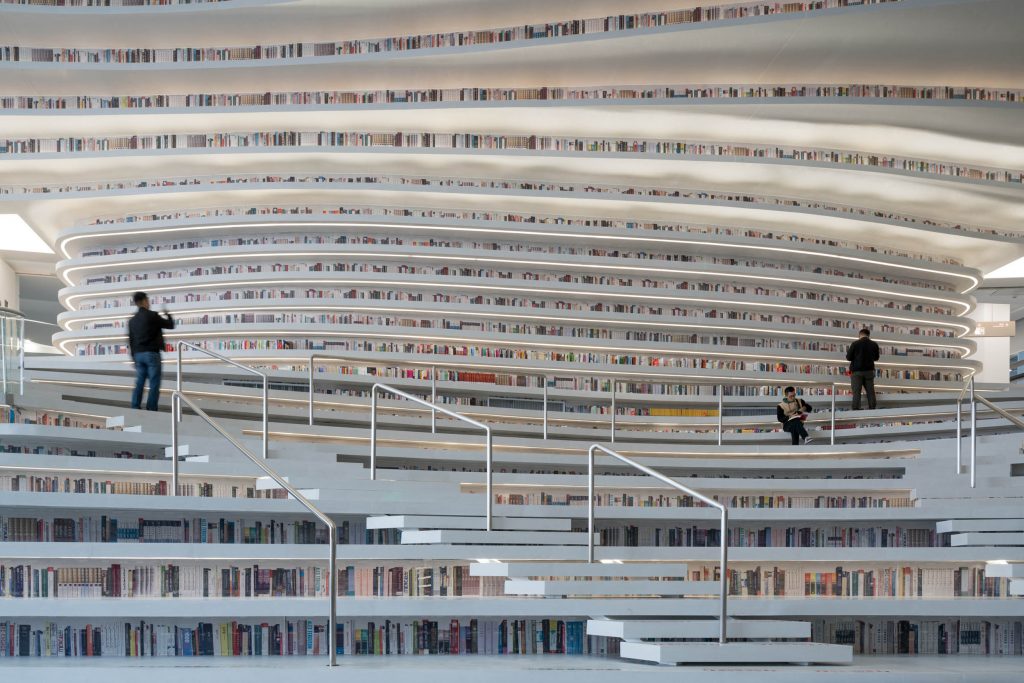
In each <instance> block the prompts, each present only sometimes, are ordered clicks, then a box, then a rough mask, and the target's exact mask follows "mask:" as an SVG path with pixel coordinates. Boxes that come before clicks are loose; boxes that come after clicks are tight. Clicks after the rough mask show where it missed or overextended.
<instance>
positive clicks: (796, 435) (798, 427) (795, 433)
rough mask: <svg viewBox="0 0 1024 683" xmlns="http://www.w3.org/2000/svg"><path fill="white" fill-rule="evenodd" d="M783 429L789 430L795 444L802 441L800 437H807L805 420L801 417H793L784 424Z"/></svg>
mask: <svg viewBox="0 0 1024 683" xmlns="http://www.w3.org/2000/svg"><path fill="white" fill-rule="evenodd" d="M782 431H784V432H789V435H790V436H791V437H792V438H793V445H794V446H795V445H797V444H798V443H800V439H806V438H807V428H806V427H804V421H803V420H801V419H799V418H793V419H792V420H789V421H787V422H786V424H784V425H782Z"/></svg>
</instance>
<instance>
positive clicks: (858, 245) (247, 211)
mask: <svg viewBox="0 0 1024 683" xmlns="http://www.w3.org/2000/svg"><path fill="white" fill-rule="evenodd" d="M312 177H314V178H323V179H324V180H325V181H326V180H338V181H340V182H349V181H351V182H359V183H363V182H367V183H369V182H375V181H378V180H384V181H386V182H388V183H392V182H396V183H403V182H407V183H409V184H414V185H430V184H435V183H436V184H437V185H438V186H451V185H459V186H462V185H463V184H467V185H469V186H470V187H496V188H500V189H516V188H519V189H557V188H560V187H565V186H566V185H564V184H562V183H559V184H558V185H554V184H550V183H544V182H540V181H536V180H531V181H516V180H503V179H486V180H484V179H458V180H455V179H452V178H435V177H430V178H427V177H412V178H410V177H408V176H388V175H373V176H364V175H347V174H346V175H337V176H336V175H318V176H312ZM223 178H224V180H225V182H228V179H234V180H237V181H238V182H245V180H246V179H247V178H254V179H255V180H257V181H259V180H261V179H266V180H286V179H291V178H299V179H301V178H303V176H276V175H275V176H266V175H254V176H250V175H245V174H238V175H234V174H233V175H231V176H223ZM122 182H123V181H122ZM142 182H145V181H142ZM569 182H570V184H569V185H568V187H572V188H574V191H575V190H577V189H578V190H580V191H593V192H597V191H600V190H601V189H602V188H607V187H608V186H606V185H600V184H592V183H588V184H587V185H586V186H585V187H578V186H576V185H575V184H571V181H569ZM2 187H3V186H0V188H2ZM48 187H49V186H48ZM58 187H59V186H58ZM68 187H69V188H70V187H71V186H68ZM87 187H94V186H92V185H87ZM111 187H115V188H120V187H134V185H129V186H122V185H121V184H120V183H118V184H112V185H111ZM622 189H625V188H622ZM632 190H633V191H635V192H641V193H642V192H664V193H665V195H664V196H682V197H687V196H690V195H689V194H688V193H687V191H686V190H679V189H678V188H676V189H672V190H669V189H661V190H658V189H654V188H649V187H648V188H632ZM0 191H2V189H0ZM68 191H70V189H69V190H68ZM673 193H674V194H673ZM708 196H710V197H713V198H720V196H719V195H717V194H711V195H708ZM267 215H273V216H279V217H281V225H280V226H279V227H280V230H279V234H281V235H288V234H290V233H293V232H295V231H294V227H295V226H288V225H287V222H288V219H287V218H285V217H287V216H314V215H321V216H328V217H329V216H345V215H352V216H360V217H364V218H366V219H371V218H370V217H373V216H379V217H386V218H387V219H389V220H388V221H387V222H389V223H391V224H392V225H391V227H393V228H402V227H414V226H416V223H414V222H412V221H408V219H409V218H412V219H435V220H437V219H443V220H444V222H443V223H439V225H442V226H455V227H460V226H462V225H463V224H465V225H466V226H467V227H470V228H473V227H476V226H475V225H474V222H476V221H485V222H486V224H493V228H494V229H501V228H503V227H509V228H512V227H515V226H517V225H518V224H521V223H536V224H541V225H564V226H572V227H578V228H622V229H625V230H649V231H656V232H665V231H668V232H682V233H693V234H698V235H716V236H723V237H734V238H746V239H753V240H767V241H768V242H769V243H771V242H786V243H799V244H802V245H806V246H811V247H814V246H826V247H830V248H841V249H852V250H857V251H864V252H868V253H870V254H877V255H884V256H893V257H898V258H903V259H908V260H919V261H926V262H931V263H937V264H943V265H946V266H960V267H961V268H962V266H963V262H962V261H961V260H960V259H959V258H957V257H956V255H949V254H934V253H928V252H920V253H919V252H909V251H906V250H904V249H899V248H896V247H893V246H892V245H888V244H885V245H879V244H868V243H862V242H858V241H856V240H855V239H851V238H838V237H834V236H831V235H828V236H823V235H815V234H803V233H800V232H799V228H798V227H797V226H795V225H794V226H793V232H790V231H788V230H787V231H781V230H779V229H778V228H755V227H743V226H727V225H708V224H694V223H665V222H660V221H659V222H652V221H639V220H634V219H620V218H594V217H579V216H570V215H565V214H558V215H554V214H545V213H540V212H529V213H518V212H516V213H507V214H498V213H493V212H487V211H467V210H462V209H446V210H438V209H431V208H420V207H404V208H401V209H392V208H385V207H377V206H366V207H359V206H349V207H326V206H312V205H304V206H242V207H233V206H225V207H217V208H196V209H186V210H176V211H171V212H166V213H145V214H138V213H128V214H118V215H117V216H116V217H106V218H104V217H97V218H94V219H92V220H91V221H89V222H87V223H85V224H84V225H86V226H102V225H112V224H118V223H129V224H131V223H155V222H165V223H166V225H163V226H161V227H163V228H173V227H174V226H181V227H182V228H187V227H188V226H189V225H192V224H206V223H209V225H206V226H205V227H206V229H207V230H208V231H209V232H210V234H217V235H224V236H223V237H217V238H213V239H216V240H219V241H218V242H217V244H219V243H220V242H221V241H227V240H231V239H232V237H231V236H230V232H226V231H227V226H226V225H224V224H222V223H219V222H218V221H217V219H218V218H223V217H235V218H237V217H241V216H256V217H258V216H267ZM396 218H406V219H407V221H405V222H402V221H395V220H394V219H396ZM371 220H372V219H371ZM395 223H397V225H396V224H395ZM403 223H408V225H403ZM503 224H507V225H503ZM327 225H329V226H330V227H332V228H334V229H336V230H339V231H342V234H341V235H337V237H338V238H340V237H343V236H345V235H347V233H348V232H351V231H352V227H351V226H349V225H348V224H347V223H344V222H342V223H334V222H331V223H328V224H327ZM938 225H943V224H941V223H940V224H938ZM153 227H156V226H153ZM323 227H324V226H323V225H322V224H317V225H316V226H312V227H311V229H310V230H309V232H310V234H314V235H315V234H320V233H323ZM359 227H362V226H359ZM142 231H144V229H142V230H140V232H142ZM101 232H107V231H106V230H103V231H101ZM252 232H253V235H254V236H253V239H258V237H257V236H256V235H258V231H256V230H253V231H252ZM323 234H327V235H332V234H333V233H331V232H327V233H323ZM625 234H626V235H629V234H630V233H625ZM80 237H88V233H87V234H85V235H81V236H79V235H75V236H69V238H67V239H61V241H60V242H61V245H62V248H65V249H70V250H69V251H67V252H66V253H67V254H68V255H69V256H73V257H77V256H82V255H84V254H83V250H84V249H85V247H79V248H77V251H76V247H73V246H71V245H73V244H75V242H74V241H73V240H76V239H79V238H80ZM125 237H128V236H127V235H125ZM433 237H434V238H438V239H439V236H438V235H434V236H433ZM213 239H211V244H213V243H214V242H213ZM234 239H244V238H237V237H236V238H234ZM285 239H287V237H285ZM150 242H154V243H158V242H159V240H156V239H153V238H152V236H151V238H150V239H147V240H146V243H150ZM168 243H169V244H173V243H174V242H168ZM131 244H134V241H132V242H131ZM117 249H118V247H116V246H113V245H109V246H104V247H101V251H102V252H103V253H112V254H114V253H120V252H119V251H117ZM869 265H870V264H867V267H868V269H869ZM894 265H897V266H898V262H897V263H896V264H894ZM947 270H954V269H947ZM922 277H923V278H924V281H927V280H928V277H929V274H928V273H923V274H922Z"/></svg>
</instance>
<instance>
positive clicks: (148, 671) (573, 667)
mask: <svg viewBox="0 0 1024 683" xmlns="http://www.w3.org/2000/svg"><path fill="white" fill-rule="evenodd" d="M339 663H340V666H338V667H337V668H334V669H331V668H328V667H327V666H326V659H322V658H319V657H318V658H315V659H314V658H311V657H310V658H296V657H291V658H279V657H272V658H245V659H242V658H214V657H202V658H189V659H184V658H179V659H166V658H159V659H121V658H109V659H94V660H87V659H73V660H68V659H63V660H47V659H0V677H2V680H5V681H12V682H17V683H23V682H24V683H36V682H39V683H48V682H49V681H53V682H54V683H57V682H58V681H60V682H61V683H67V682H68V681H69V680H70V681H74V683H116V682H118V681H125V683H129V682H130V683H136V682H138V681H140V680H142V681H145V683H183V679H187V681H188V683H262V679H263V678H264V677H265V678H266V679H267V681H268V682H269V681H273V682H274V683H281V681H282V677H285V676H287V677H291V676H296V678H295V679H293V680H294V681H295V683H318V682H320V681H344V683H400V682H402V681H409V682H410V683H542V682H548V681H550V682H555V681H557V682H559V683H576V682H577V681H578V682H580V683H584V682H586V683H613V682H614V683H632V682H633V681H640V682H641V683H647V682H649V683H659V682H660V681H683V680H685V681H686V683H738V682H740V681H747V682H749V681H755V680H756V681H757V683H810V682H812V681H813V682H815V683H817V682H820V681H826V682H828V683H855V682H856V683H861V682H865V681H870V682H871V683H925V682H927V683H954V682H955V683H1022V681H1024V658H1020V657H983V656H970V655H962V656H951V657H936V656H916V657H857V658H855V659H854V663H853V664H852V665H850V666H774V665H772V666H764V665H749V666H748V665H737V666H690V667H660V666H655V665H647V664H638V663H633V662H624V661H620V660H617V659H605V658H592V657H566V656H547V657H538V656H506V657H491V656H464V657H445V656H391V657H351V656H350V657H341V658H340V659H339Z"/></svg>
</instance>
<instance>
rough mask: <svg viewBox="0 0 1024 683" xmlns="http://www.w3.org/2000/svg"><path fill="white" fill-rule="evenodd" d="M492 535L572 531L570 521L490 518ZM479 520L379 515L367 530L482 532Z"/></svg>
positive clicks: (483, 525)
mask: <svg viewBox="0 0 1024 683" xmlns="http://www.w3.org/2000/svg"><path fill="white" fill-rule="evenodd" d="M491 522H492V527H493V529H494V530H495V531H572V520H571V519H568V518H559V517H494V518H492V520H491ZM486 527H487V520H486V519H484V518H483V517H467V516H459V515H382V516H379V517H367V518H366V528H367V529H403V530H410V531H412V530H417V531H418V530H422V529H474V530H481V531H482V530H484V529H485V528H486Z"/></svg>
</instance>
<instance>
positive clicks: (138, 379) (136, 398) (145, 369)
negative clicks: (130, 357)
mask: <svg viewBox="0 0 1024 683" xmlns="http://www.w3.org/2000/svg"><path fill="white" fill-rule="evenodd" d="M162 375H163V369H162V364H161V360H160V352H159V351H145V352H143V353H136V354H135V390H134V391H133V392H132V408H134V409H135V410H138V409H139V408H141V407H142V391H143V389H144V388H145V386H146V380H149V398H148V399H147V400H146V410H154V411H155V410H157V409H158V406H159V404H160V378H161V377H162Z"/></svg>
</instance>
